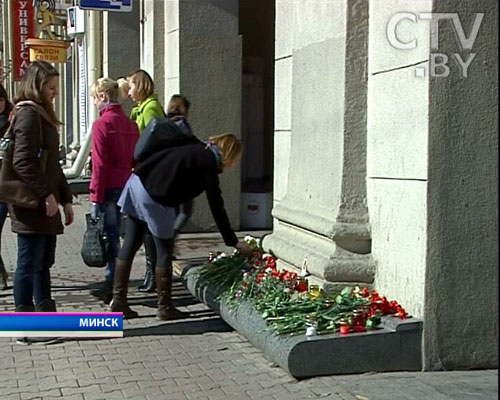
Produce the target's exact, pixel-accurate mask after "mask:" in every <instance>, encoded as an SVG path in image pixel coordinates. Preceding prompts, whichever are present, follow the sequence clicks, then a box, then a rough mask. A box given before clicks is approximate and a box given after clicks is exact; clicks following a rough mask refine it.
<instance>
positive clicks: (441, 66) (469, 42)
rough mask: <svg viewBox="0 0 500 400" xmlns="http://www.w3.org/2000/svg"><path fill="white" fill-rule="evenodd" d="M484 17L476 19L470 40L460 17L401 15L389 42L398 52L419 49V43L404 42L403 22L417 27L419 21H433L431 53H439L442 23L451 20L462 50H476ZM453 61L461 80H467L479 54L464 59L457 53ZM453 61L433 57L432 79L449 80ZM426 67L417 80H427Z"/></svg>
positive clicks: (417, 72)
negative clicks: (401, 37) (444, 78)
mask: <svg viewBox="0 0 500 400" xmlns="http://www.w3.org/2000/svg"><path fill="white" fill-rule="evenodd" d="M483 17H484V13H476V14H475V18H474V24H473V25H472V28H471V31H470V33H469V35H468V36H466V34H465V32H464V28H463V26H462V22H461V21H460V18H459V16H458V14H457V13H424V12H421V13H418V14H414V13H411V12H400V13H397V14H394V15H393V16H392V17H391V19H390V20H389V22H388V23H387V27H386V34H387V40H388V41H389V43H390V44H391V46H392V47H394V48H395V49H398V50H412V49H416V48H417V39H413V40H410V41H408V42H402V41H401V40H400V39H399V38H398V35H397V31H398V24H399V23H400V22H401V21H403V20H409V21H412V22H413V23H417V21H418V20H426V21H430V30H431V49H432V50H438V49H439V22H440V21H441V20H451V22H452V24H453V30H454V33H455V38H456V39H457V42H458V44H459V45H460V47H461V50H462V51H463V50H469V51H470V50H472V47H473V46H474V42H475V41H476V38H477V34H478V32H479V28H480V27H481V22H482V21H483ZM451 56H452V58H451V60H455V62H456V63H457V65H458V67H459V69H460V73H461V76H462V77H463V78H466V77H467V71H468V69H469V66H470V64H471V62H472V60H473V59H474V57H475V56H476V53H472V52H469V54H468V55H467V56H466V57H465V59H464V58H462V55H461V54H460V53H453V54H452V55H451ZM449 61H450V57H448V55H447V54H444V53H437V52H436V53H431V54H430V59H429V76H431V77H447V76H448V75H449V74H450V67H449V66H448V62H449ZM425 72H426V70H425V67H416V68H415V76H417V77H424V76H425Z"/></svg>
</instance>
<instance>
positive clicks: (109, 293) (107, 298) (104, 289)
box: [90, 278, 113, 304]
mask: <svg viewBox="0 0 500 400" xmlns="http://www.w3.org/2000/svg"><path fill="white" fill-rule="evenodd" d="M90 294H91V295H92V296H94V297H97V298H98V299H100V300H102V301H103V302H104V304H109V303H110V302H111V300H112V299H113V283H112V282H111V280H110V279H108V278H106V280H105V281H104V282H102V283H101V284H100V286H99V287H98V288H96V289H92V290H91V291H90Z"/></svg>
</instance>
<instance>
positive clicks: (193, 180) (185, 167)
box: [134, 139, 238, 246]
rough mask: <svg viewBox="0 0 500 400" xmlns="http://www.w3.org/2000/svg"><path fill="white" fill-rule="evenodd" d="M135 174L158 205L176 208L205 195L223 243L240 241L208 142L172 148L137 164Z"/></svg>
mask: <svg viewBox="0 0 500 400" xmlns="http://www.w3.org/2000/svg"><path fill="white" fill-rule="evenodd" d="M134 173H135V174H136V175H137V176H139V178H140V179H141V182H142V184H143V185H144V188H145V189H146V191H147V192H148V193H149V195H150V196H151V197H152V198H153V200H155V201H156V202H158V203H160V204H162V205H164V206H168V207H175V206H178V205H180V204H182V203H184V202H186V201H187V200H191V199H194V198H195V197H196V196H198V195H200V194H201V193H202V192H206V195H207V199H208V204H209V206H210V211H211V212H212V215H213V217H214V220H215V223H216V224H217V227H218V228H219V231H220V233H221V234H222V237H223V238H224V242H225V243H226V245H228V246H234V245H236V243H237V242H238V239H237V238H236V235H235V234H234V232H233V230H232V228H231V224H230V222H229V218H228V216H227V213H226V210H225V208H224V200H223V199H222V193H221V190H220V184H219V177H218V174H219V166H218V163H217V160H216V158H215V155H214V153H213V152H212V151H211V150H210V149H209V148H207V147H206V145H205V143H203V142H200V141H199V140H197V139H196V143H193V144H185V145H183V146H176V147H169V148H165V149H163V150H160V151H157V152H156V153H155V154H153V155H151V156H150V157H148V158H147V159H146V160H144V161H140V162H138V163H137V165H136V168H135V170H134Z"/></svg>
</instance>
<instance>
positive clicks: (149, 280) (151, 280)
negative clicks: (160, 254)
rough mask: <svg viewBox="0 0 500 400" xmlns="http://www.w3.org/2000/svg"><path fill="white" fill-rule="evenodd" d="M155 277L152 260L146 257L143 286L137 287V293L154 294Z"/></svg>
mask: <svg viewBox="0 0 500 400" xmlns="http://www.w3.org/2000/svg"><path fill="white" fill-rule="evenodd" d="M155 276H156V274H155V265H154V264H153V260H151V259H150V258H149V257H148V256H147V255H146V275H144V282H143V284H142V285H140V286H139V292H146V293H152V292H154V291H155V290H156V282H155Z"/></svg>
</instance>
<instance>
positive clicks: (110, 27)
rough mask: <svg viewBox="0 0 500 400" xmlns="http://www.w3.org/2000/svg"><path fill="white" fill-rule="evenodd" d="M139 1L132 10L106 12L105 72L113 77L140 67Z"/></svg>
mask: <svg viewBox="0 0 500 400" xmlns="http://www.w3.org/2000/svg"><path fill="white" fill-rule="evenodd" d="M139 10H140V7H139V3H138V2H137V4H136V3H134V7H133V8H132V11H131V12H106V13H103V14H104V21H103V25H104V28H103V43H104V48H103V74H104V76H108V77H110V78H113V79H117V78H119V77H121V76H127V75H128V74H129V73H131V72H132V71H134V70H136V69H138V68H139V65H140V60H139V55H140V48H139V43H140V42H139Z"/></svg>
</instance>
